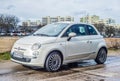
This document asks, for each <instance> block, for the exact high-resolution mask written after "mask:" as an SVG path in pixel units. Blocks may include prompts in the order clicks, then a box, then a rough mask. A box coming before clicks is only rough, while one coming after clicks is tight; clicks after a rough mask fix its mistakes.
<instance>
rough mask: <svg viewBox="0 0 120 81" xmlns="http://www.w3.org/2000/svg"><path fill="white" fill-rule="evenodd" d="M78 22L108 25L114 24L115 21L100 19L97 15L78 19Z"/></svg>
mask: <svg viewBox="0 0 120 81" xmlns="http://www.w3.org/2000/svg"><path fill="white" fill-rule="evenodd" d="M80 22H83V23H90V24H95V23H104V24H106V25H108V24H114V23H115V20H114V19H112V18H106V19H100V17H99V16H97V15H92V16H89V15H87V16H85V17H82V18H80Z"/></svg>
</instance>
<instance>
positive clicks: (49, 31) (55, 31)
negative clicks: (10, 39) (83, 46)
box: [33, 23, 68, 37]
mask: <svg viewBox="0 0 120 81" xmlns="http://www.w3.org/2000/svg"><path fill="white" fill-rule="evenodd" d="M66 26H68V24H66V23H53V24H48V25H46V26H44V27H42V28H40V29H39V30H38V31H36V32H35V33H34V34H33V35H35V36H36V35H39V36H50V37H56V36H58V35H59V34H60V33H61V32H62V30H63V29H64V28H65V27H66Z"/></svg>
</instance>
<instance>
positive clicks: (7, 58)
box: [0, 52, 10, 60]
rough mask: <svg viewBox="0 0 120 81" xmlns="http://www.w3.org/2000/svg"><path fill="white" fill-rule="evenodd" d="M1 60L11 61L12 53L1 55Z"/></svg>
mask: <svg viewBox="0 0 120 81" xmlns="http://www.w3.org/2000/svg"><path fill="white" fill-rule="evenodd" d="M0 60H10V52H5V53H0Z"/></svg>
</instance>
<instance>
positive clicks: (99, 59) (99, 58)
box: [95, 48, 107, 64]
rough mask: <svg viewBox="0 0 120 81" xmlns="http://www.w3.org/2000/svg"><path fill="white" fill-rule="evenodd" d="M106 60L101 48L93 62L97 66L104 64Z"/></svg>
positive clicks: (104, 52)
mask: <svg viewBox="0 0 120 81" xmlns="http://www.w3.org/2000/svg"><path fill="white" fill-rule="evenodd" d="M106 59H107V51H106V50H105V49H104V48H101V49H100V50H99V52H98V55H97V57H96V59H95V62H96V63H97V64H104V63H105V61H106Z"/></svg>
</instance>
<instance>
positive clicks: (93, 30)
mask: <svg viewBox="0 0 120 81" xmlns="http://www.w3.org/2000/svg"><path fill="white" fill-rule="evenodd" d="M87 29H88V33H89V35H98V34H97V32H96V30H95V29H94V28H93V27H92V26H89V25H88V26H87Z"/></svg>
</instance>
